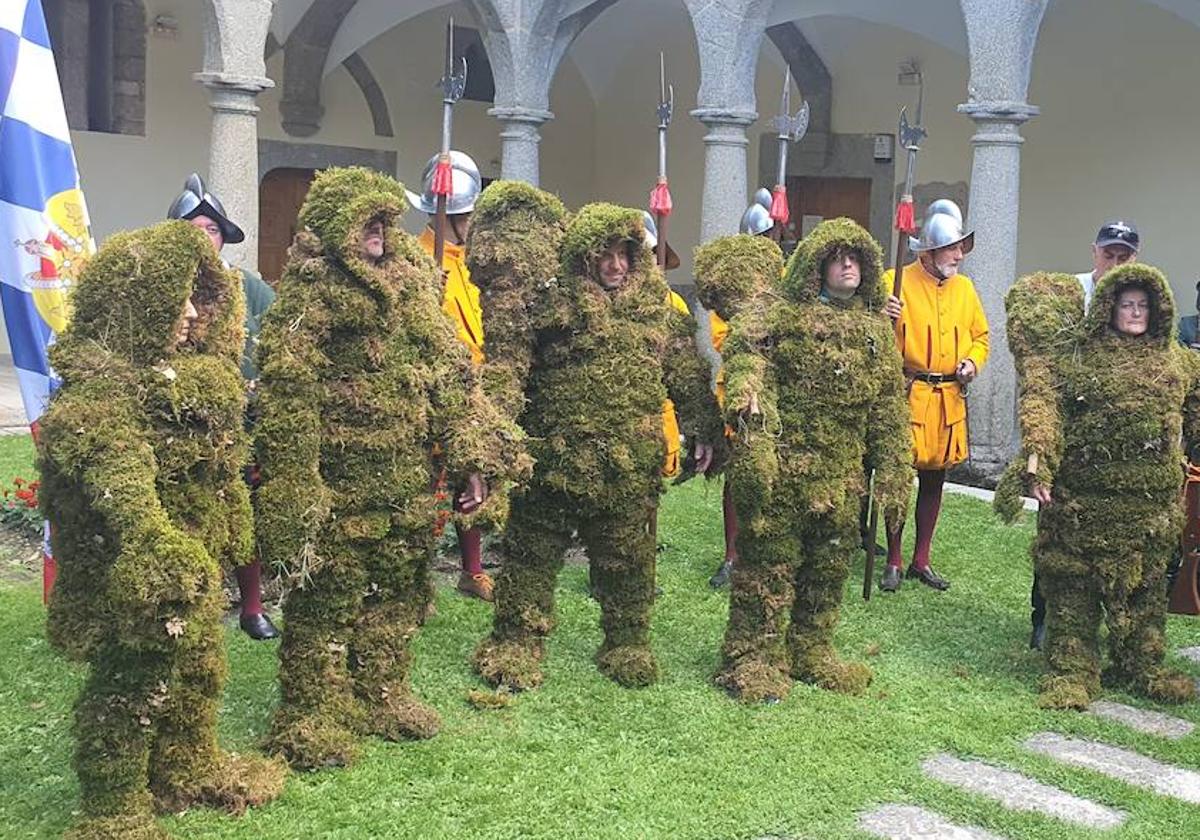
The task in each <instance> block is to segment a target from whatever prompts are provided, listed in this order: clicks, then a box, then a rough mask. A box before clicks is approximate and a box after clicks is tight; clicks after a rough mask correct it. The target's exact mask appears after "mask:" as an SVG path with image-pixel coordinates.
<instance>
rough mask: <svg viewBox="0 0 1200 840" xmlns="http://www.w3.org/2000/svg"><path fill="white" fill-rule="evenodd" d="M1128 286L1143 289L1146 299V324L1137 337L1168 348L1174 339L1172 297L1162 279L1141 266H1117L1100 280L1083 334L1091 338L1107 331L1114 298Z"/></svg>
mask: <svg viewBox="0 0 1200 840" xmlns="http://www.w3.org/2000/svg"><path fill="white" fill-rule="evenodd" d="M1131 286H1140V287H1141V288H1143V289H1145V290H1146V295H1147V297H1148V298H1149V300H1150V323H1149V326H1148V327H1147V329H1146V334H1145V335H1144V336H1141V338H1142V339H1144V340H1145V341H1147V343H1150V344H1154V345H1158V346H1167V345H1169V344H1170V343H1171V342H1172V341H1174V338H1175V298H1174V297H1173V296H1172V295H1171V287H1170V285H1168V283H1167V278H1166V276H1165V275H1164V274H1163V273H1162V272H1161V271H1159V270H1158V269H1157V268H1154V267H1153V266H1149V265H1142V264H1141V263H1127V264H1125V265H1122V266H1118V267H1117V268H1114V269H1113V270H1112V271H1110V272H1108V273H1107V274H1105V275H1104V276H1103V277H1101V278H1100V282H1099V283H1097V284H1096V290H1095V292H1093V293H1092V302H1091V305H1090V306H1089V307H1088V312H1087V316H1086V318H1085V319H1084V322H1083V326H1084V333H1085V335H1086V336H1087V337H1088V338H1095V337H1099V336H1102V335H1105V334H1107V333H1108V332H1109V324H1110V323H1111V322H1112V316H1113V308H1114V307H1115V306H1116V300H1117V295H1119V294H1120V293H1121V292H1122V291H1123V290H1124V289H1128V288H1129V287H1131Z"/></svg>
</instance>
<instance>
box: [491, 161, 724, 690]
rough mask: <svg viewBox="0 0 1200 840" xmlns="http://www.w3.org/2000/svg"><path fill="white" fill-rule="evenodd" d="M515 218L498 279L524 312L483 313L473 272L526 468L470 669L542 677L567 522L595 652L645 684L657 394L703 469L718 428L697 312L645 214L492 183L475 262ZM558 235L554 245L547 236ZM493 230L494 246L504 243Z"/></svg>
mask: <svg viewBox="0 0 1200 840" xmlns="http://www.w3.org/2000/svg"><path fill="white" fill-rule="evenodd" d="M516 221H521V222H525V221H528V223H529V225H530V227H529V229H528V231H527V232H521V234H520V238H518V239H514V240H513V241H512V242H511V243H509V245H510V247H511V249H512V250H511V251H510V253H511V257H510V260H511V262H512V264H513V268H514V275H515V276H512V277H510V278H509V279H508V285H509V286H510V287H512V288H521V289H523V290H524V291H523V292H520V293H518V297H523V299H524V301H525V302H526V304H525V306H521V305H517V306H516V307H514V308H515V309H516V311H517V312H519V313H527V318H528V320H527V321H526V322H525V323H524V324H519V323H518V324H516V325H513V326H510V325H508V324H506V323H505V322H503V321H498V320H497V321H489V320H488V319H489V312H490V311H491V310H490V309H489V306H490V304H489V298H490V297H491V295H492V290H493V282H494V281H493V279H492V278H491V277H489V276H487V274H488V272H486V271H484V272H481V271H479V270H478V269H476V268H474V267H473V269H472V270H473V271H474V272H476V273H475V274H474V276H475V277H476V281H477V282H478V283H479V284H480V288H481V290H482V291H483V298H482V301H483V307H484V322H485V325H486V328H487V335H488V339H487V341H488V345H487V346H486V347H485V350H486V352H487V355H488V359H489V363H490V362H492V361H496V362H500V361H501V360H502V359H503V358H504V357H505V356H506V355H511V356H512V357H513V358H515V359H516V360H517V361H518V364H516V365H513V364H509V365H508V368H509V370H508V376H507V381H508V383H509V388H510V393H509V396H508V398H507V399H506V400H505V403H506V404H507V405H509V406H512V407H516V408H517V410H519V411H520V417H521V424H522V426H523V427H524V429H525V431H526V433H527V434H528V435H529V450H530V454H531V455H533V457H534V460H535V464H536V466H535V468H534V474H533V478H532V479H531V480H530V482H529V484H528V485H527V486H525V487H524V488H522V489H521V490H520V491H519V492H518V493H516V494H515V495H514V497H513V502H512V516H511V517H510V519H509V523H508V529H507V531H506V533H505V537H504V551H503V555H504V559H503V562H502V565H501V569H500V574H499V576H498V578H497V581H496V613H495V619H494V622H493V627H492V633H491V635H490V636H488V637H487V638H486V639H484V640H483V641H482V642H481V643H480V645H479V647H478V648H477V649H476V651H475V656H474V665H475V668H476V670H477V671H478V672H479V673H480V675H481V676H483V678H484V679H485V680H486V681H487V682H489V683H491V684H492V685H497V686H500V685H503V686H507V687H509V688H513V689H527V688H533V687H534V686H537V685H538V684H539V683H540V682H541V678H542V674H541V665H540V661H541V659H542V658H543V653H544V640H545V638H546V636H547V635H548V634H549V633H550V631H551V629H552V627H553V625H554V585H555V580H556V578H557V576H558V572H559V570H560V569H561V568H562V563H563V554H564V552H565V550H566V548H567V547H568V545H569V544H570V542H571V539H572V532H573V531H574V532H577V533H578V535H579V538H580V540H581V541H582V542H583V544H584V545H585V547H586V548H587V553H588V558H589V560H590V562H591V566H592V575H591V579H592V585H593V592H594V594H595V595H596V598H597V600H598V601H599V602H600V607H601V625H602V627H603V630H604V642H603V644H602V645H601V647H600V650H599V651H598V653H597V655H596V663H597V665H598V667H599V669H600V671H601V673H603V674H605V675H606V676H607V677H609V678H610V679H612V680H614V681H615V682H617V683H619V684H621V685H625V686H644V685H648V684H650V683H652V682H654V681H655V680H656V679H657V676H658V665H657V662H656V660H655V657H654V654H653V653H652V651H651V649H650V643H649V629H650V612H651V606H652V603H653V600H654V563H655V544H654V543H655V541H654V534H653V530H652V528H651V519H652V517H653V516H654V514H655V511H656V510H657V506H658V496H659V494H660V493H661V492H662V476H661V468H662V463H663V452H664V444H663V436H662V406H663V400H664V399H665V398H667V397H668V396H669V397H670V398H671V400H672V401H673V402H674V404H675V408H676V410H677V411H678V413H679V416H680V426H681V428H682V431H683V433H684V434H685V435H686V436H688V438H689V440H692V441H697V442H699V443H698V444H697V453H696V460H697V472H700V473H703V472H705V470H706V469H707V468H708V466H709V463H710V462H711V460H712V454H711V448H710V446H711V443H712V442H717V441H719V440H720V435H721V424H720V417H719V415H718V412H717V409H716V402H715V399H714V397H713V394H712V391H711V390H710V387H709V369H708V364H707V362H705V360H704V359H703V358H701V356H700V354H699V352H698V350H697V348H696V345H695V342H694V338H693V336H694V331H695V322H694V321H693V320H692V319H691V318H689V317H687V316H686V315H683V314H682V313H680V312H678V311H677V310H676V309H675V308H674V307H673V306H672V305H671V304H670V302H669V300H668V288H667V285H666V283H665V281H664V280H663V277H662V273H661V272H660V271H659V270H658V268H657V267H656V266H655V264H654V256H653V254H652V253H651V251H650V250H649V248H648V247H647V244H646V239H645V234H644V230H643V225H642V219H641V212H640V211H638V210H633V209H629V208H624V207H617V206H615V205H612V204H603V203H599V204H590V205H587V206H585V207H583V208H582V209H580V211H579V212H578V213H577V214H576V215H575V217H574V218H573V219H572V220H571V221H570V223H569V224H568V225H567V226H566V228H565V230H563V229H562V225H563V221H562V206H561V204H559V203H558V201H557V199H554V198H553V197H552V196H547V195H546V194H545V193H540V192H537V191H534V190H533V189H532V188H530V187H525V186H520V185H516V184H501V185H498V184H493V185H492V186H491V187H490V188H489V189H488V190H487V191H485V192H484V194H483V196H482V197H481V198H480V202H479V205H478V206H477V208H476V216H475V222H474V225H473V228H472V243H471V244H470V245H468V253H471V254H472V257H471V259H472V260H491V259H493V257H491V256H490V255H488V254H486V253H485V252H486V251H487V250H488V249H487V248H486V247H481V245H482V241H483V239H484V237H485V236H492V235H491V234H490V233H489V231H488V229H489V227H492V226H504V228H505V229H506V230H510V231H512V230H514V228H513V226H512V223H513V222H516ZM560 239H561V246H560V247H559V248H558V249H557V251H558V253H557V254H555V253H554V249H553V248H551V247H549V246H550V245H551V244H552V243H554V242H557V241H559V240H560ZM492 241H493V243H494V246H495V249H498V248H499V247H500V245H501V243H502V242H503V240H502V239H500V238H497V237H494V236H492ZM555 257H557V259H555ZM556 274H557V277H556V276H555V275H556ZM510 330H512V331H513V332H514V333H515V334H516V335H517V336H519V337H520V338H521V339H522V340H520V341H514V342H513V343H512V345H511V346H512V349H511V350H510V351H509V353H507V354H506V353H504V352H502V351H500V350H499V348H498V349H497V350H496V351H495V352H494V351H493V349H492V344H491V342H492V341H493V340H495V341H497V342H501V343H508V342H509V341H510V339H509V337H508V334H509V332H510ZM525 370H527V371H528V373H527V374H525V373H524V371H525ZM486 376H487V373H486V372H485V377H486Z"/></svg>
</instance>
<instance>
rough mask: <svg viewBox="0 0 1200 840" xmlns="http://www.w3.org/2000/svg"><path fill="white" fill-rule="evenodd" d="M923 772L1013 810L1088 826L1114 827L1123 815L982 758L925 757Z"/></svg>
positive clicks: (1099, 827)
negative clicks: (984, 761)
mask: <svg viewBox="0 0 1200 840" xmlns="http://www.w3.org/2000/svg"><path fill="white" fill-rule="evenodd" d="M921 769H922V770H923V771H924V772H925V775H926V776H928V777H930V778H931V779H936V780H938V781H939V782H945V783H946V784H948V785H952V786H954V787H956V788H959V789H960V790H965V791H967V792H968V793H975V794H978V795H980V796H984V797H987V798H988V799H993V800H996V801H998V802H999V803H1000V804H1002V805H1003V806H1004V807H1006V808H1008V809H1010V810H1012V811H1032V812H1034V813H1037V814H1045V815H1046V816H1048V817H1054V818H1055V819H1059V820H1063V821H1064V822H1070V823H1074V824H1076V825H1082V826H1087V827H1088V828H1098V829H1109V828H1116V827H1117V826H1119V825H1121V824H1122V823H1124V822H1125V814H1123V813H1121V812H1120V811H1116V810H1114V809H1112V808H1108V807H1106V806H1104V805H1101V804H1099V803H1097V802H1092V801H1091V800H1088V799H1083V798H1081V797H1078V796H1074V795H1072V794H1070V793H1067V792H1066V791H1064V790H1059V789H1058V788H1056V787H1051V786H1050V785H1045V784H1042V783H1041V782H1039V781H1036V780H1034V779H1031V778H1029V777H1028V776H1024V775H1022V774H1020V773H1015V772H1013V771H1012V770H1004V769H1001V768H999V767H994V766H993V765H991V764H984V763H983V762H982V761H964V760H962V759H960V758H955V757H954V756H952V755H949V754H947V753H939V754H938V755H935V756H932V757H931V758H927V759H926V760H925V761H924V762H923V763H922V764H921Z"/></svg>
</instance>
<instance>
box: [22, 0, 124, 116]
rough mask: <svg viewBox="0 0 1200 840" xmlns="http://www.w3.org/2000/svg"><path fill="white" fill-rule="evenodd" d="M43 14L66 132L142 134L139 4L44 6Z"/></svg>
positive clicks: (87, 0)
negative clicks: (57, 79) (67, 129)
mask: <svg viewBox="0 0 1200 840" xmlns="http://www.w3.org/2000/svg"><path fill="white" fill-rule="evenodd" d="M43 9H44V12H45V15H46V25H47V29H48V30H49V32H50V41H51V44H52V45H53V47H54V59H55V63H56V65H57V66H58V75H59V79H60V83H61V85H62V91H63V104H64V105H65V106H66V110H67V122H68V124H69V125H70V126H71V128H73V129H76V130H79V131H101V132H107V133H111V134H137V135H141V134H145V133H146V9H145V7H144V6H143V4H142V0H45V2H44V4H43Z"/></svg>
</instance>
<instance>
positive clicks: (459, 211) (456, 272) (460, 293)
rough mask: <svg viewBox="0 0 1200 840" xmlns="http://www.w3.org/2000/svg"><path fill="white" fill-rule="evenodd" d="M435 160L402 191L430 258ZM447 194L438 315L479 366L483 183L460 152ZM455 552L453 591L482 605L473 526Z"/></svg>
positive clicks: (486, 581) (484, 591)
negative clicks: (471, 251)
mask: <svg viewBox="0 0 1200 840" xmlns="http://www.w3.org/2000/svg"><path fill="white" fill-rule="evenodd" d="M437 161H438V155H434V156H433V157H432V158H430V159H429V163H428V164H426V165H425V172H424V173H423V174H422V176H421V194H420V195H417V194H416V193H414V192H412V191H410V190H405V191H404V192H405V194H406V195H407V197H408V203H409V204H411V205H412V206H413V207H414V208H415V209H417V210H420V211H421V212H422V213H424V214H425V215H427V216H428V217H429V223H428V224H427V225H426V226H425V230H423V231H421V236H420V238H419V239H418V241H419V242H420V244H421V247H422V248H424V249H425V252H426V253H427V254H429V255H430V256H432V255H433V252H434V245H435V238H436V232H435V230H434V228H435V226H436V224H437V196H436V195H434V193H433V173H434V169H435V168H436V167H437ZM450 166H451V172H452V190H453V191H452V192H451V194H450V195H449V196H448V197H447V200H446V229H445V230H444V231H443V235H444V236H445V243H444V244H443V250H442V275H443V276H444V277H445V279H446V285H445V289H444V291H443V293H442V311H443V312H445V313H446V315H447V316H448V317H449V318H450V320H451V321H452V322H453V323H454V327H455V331H456V332H457V333H458V339H459V341H461V342H462V343H463V344H464V345H466V347H467V349H468V350H469V351H470V352H471V360H472V361H473V362H475V364H476V365H478V364H481V363H482V362H483V358H484V357H483V310H482V309H480V306H479V289H478V288H477V287H476V286H475V284H474V283H472V282H471V273H470V271H468V270H467V263H466V253H467V251H466V247H465V246H466V241H467V232H468V231H469V230H470V228H471V213H472V212H473V211H474V210H475V199H476V198H478V197H479V193H480V191H481V189H482V185H483V180H482V178H481V177H480V175H479V167H477V166H476V165H475V161H474V160H472V159H471V156H470V155H467V154H465V153H463V152H459V151H451V152H450ZM454 529H455V532H456V534H457V536H458V549H459V553H460V555H461V556H462V573H461V574H460V575H459V576H458V591H459V592H462V593H463V594H464V595H469V596H471V597H473V598H479V599H480V600H482V601H491V600H492V578H491V576H490V575H488V573H487V572H485V571H484V570H483V535H482V533H481V532H480V529H479V528H478V527H474V528H463V527H462V526H461V525H459V524H457V523H456V524H455V526H454Z"/></svg>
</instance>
